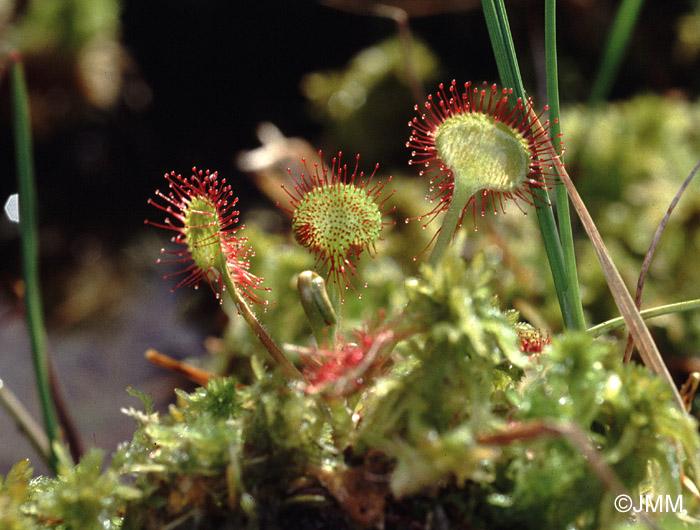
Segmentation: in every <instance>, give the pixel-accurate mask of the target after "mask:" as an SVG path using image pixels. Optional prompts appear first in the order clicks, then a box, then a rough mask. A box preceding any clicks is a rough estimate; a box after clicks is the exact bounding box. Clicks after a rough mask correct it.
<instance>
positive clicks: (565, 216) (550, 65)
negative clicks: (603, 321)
mask: <svg viewBox="0 0 700 530" xmlns="http://www.w3.org/2000/svg"><path fill="white" fill-rule="evenodd" d="M556 7H557V1H556V0H546V1H545V14H544V22H545V35H544V38H545V64H546V71H547V100H548V103H549V119H550V121H551V124H552V125H551V129H550V130H551V135H552V138H557V137H558V136H559V135H560V134H561V122H560V121H559V70H558V66H557V17H556ZM557 153H558V154H559V155H561V154H562V148H561V146H558V147H557ZM554 192H555V197H556V201H557V220H558V221H559V237H560V241H561V248H562V254H563V257H564V270H565V272H566V281H567V286H568V287H569V289H568V291H569V293H570V301H571V311H572V313H573V315H572V316H573V327H574V328H576V329H580V330H584V329H586V322H585V320H584V317H583V306H582V305H581V291H580V289H579V283H578V271H577V267H576V255H575V252H574V236H573V233H572V230H571V214H570V212H569V196H568V194H567V193H566V188H565V187H564V186H563V185H561V183H560V185H558V186H555V190H554Z"/></svg>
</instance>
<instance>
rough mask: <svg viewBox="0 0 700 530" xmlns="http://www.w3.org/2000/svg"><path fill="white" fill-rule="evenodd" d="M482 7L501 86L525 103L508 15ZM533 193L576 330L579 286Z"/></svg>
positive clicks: (542, 194) (493, 5)
mask: <svg viewBox="0 0 700 530" xmlns="http://www.w3.org/2000/svg"><path fill="white" fill-rule="evenodd" d="M482 6H483V10H484V17H485V19H486V25H487V27H488V30H489V36H490V38H491V45H492V46H493V51H494V55H495V57H496V63H497V65H498V72H499V74H500V77H501V82H502V83H503V85H504V86H507V87H511V88H512V89H513V91H514V92H515V94H516V96H517V97H519V98H521V99H522V100H523V101H526V99H527V97H526V95H525V89H524V88H523V82H522V78H521V76H520V68H519V66H518V59H517V56H516V54H515V47H514V45H513V39H512V37H511V34H510V26H509V24H508V15H507V14H506V9H505V6H504V4H503V0H482ZM533 191H534V193H535V194H536V196H537V202H539V203H540V204H538V206H539V207H538V208H537V220H538V221H539V224H540V231H541V232H542V239H543V241H544V248H545V252H546V253H547V259H548V261H549V267H550V269H551V272H552V278H553V280H554V288H555V289H556V291H557V298H558V300H559V307H560V308H561V312H562V318H563V319H564V325H565V326H566V327H567V328H576V318H575V317H574V310H573V304H572V300H573V299H575V296H576V295H575V294H573V292H572V291H574V290H578V285H569V282H568V276H567V274H566V266H565V262H564V254H563V251H562V247H561V241H560V239H559V232H558V231H557V227H556V223H555V222H554V214H553V213H552V208H551V207H545V206H549V205H550V202H549V196H548V195H547V192H546V191H545V190H543V189H539V188H535V189H534V190H533Z"/></svg>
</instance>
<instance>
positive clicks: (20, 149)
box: [11, 54, 58, 472]
mask: <svg viewBox="0 0 700 530" xmlns="http://www.w3.org/2000/svg"><path fill="white" fill-rule="evenodd" d="M11 78H12V79H11V97H12V108H13V116H14V136H15V156H16V164H17V189H18V192H19V218H20V240H21V246H22V265H23V270H24V286H25V296H24V301H25V306H26V309H25V310H26V316H27V326H28V330H29V340H30V343H31V348H32V362H33V364H34V372H35V375H36V382H37V387H38V393H39V403H40V405H41V412H42V415H43V418H44V428H45V429H46V435H47V436H48V438H49V441H50V442H51V467H52V468H53V470H54V472H55V471H56V455H55V454H54V451H53V442H54V441H56V440H57V439H58V421H57V419H56V409H55V407H54V403H53V399H52V396H51V388H50V383H49V363H48V358H47V354H46V328H45V327H44V315H43V308H42V303H41V288H40V286H39V236H38V229H37V212H36V203H37V200H36V184H35V179H34V161H33V148H32V135H31V120H30V117H29V97H28V95H27V87H26V82H25V79H24V69H23V67H22V63H21V61H20V58H19V54H14V55H13V56H12V69H11Z"/></svg>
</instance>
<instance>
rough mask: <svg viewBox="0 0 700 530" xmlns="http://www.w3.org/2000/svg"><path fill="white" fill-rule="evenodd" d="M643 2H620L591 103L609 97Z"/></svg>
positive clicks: (637, 0) (639, 0) (629, 0)
mask: <svg viewBox="0 0 700 530" xmlns="http://www.w3.org/2000/svg"><path fill="white" fill-rule="evenodd" d="M643 4H644V0H623V1H622V3H621V4H620V7H619V9H618V10H617V15H615V21H614V22H613V25H612V28H611V29H610V34H609V35H608V40H607V42H606V43H605V51H604V52H603V60H602V62H601V64H600V70H599V71H598V75H597V76H596V79H595V81H594V82H593V88H592V89H591V95H590V96H589V98H588V103H589V104H591V105H595V104H597V103H600V102H602V101H604V100H605V99H607V97H608V95H609V94H610V90H611V89H612V86H613V83H614V82H615V78H616V77H617V72H618V71H619V70H620V65H621V64H622V59H623V58H624V56H625V52H626V51H627V47H628V46H629V42H630V37H631V36H632V31H633V30H634V27H635V25H636V24H637V19H638V18H639V13H640V12H641V10H642V5H643Z"/></svg>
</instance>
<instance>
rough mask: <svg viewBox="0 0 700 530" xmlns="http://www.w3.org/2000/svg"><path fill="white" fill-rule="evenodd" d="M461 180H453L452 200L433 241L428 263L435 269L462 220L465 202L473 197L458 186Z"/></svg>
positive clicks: (471, 193) (468, 191) (470, 192)
mask: <svg viewBox="0 0 700 530" xmlns="http://www.w3.org/2000/svg"><path fill="white" fill-rule="evenodd" d="M462 180H463V179H455V181H454V188H453V190H452V198H451V199H450V207H449V208H448V209H447V213H446V214H445V219H444V220H443V222H442V226H441V227H440V233H439V234H438V236H437V240H436V241H435V246H434V247H433V250H432V252H431V254H430V259H429V260H428V263H429V264H430V265H431V266H432V267H435V266H436V265H437V264H438V263H440V260H441V259H442V256H443V254H444V253H445V250H447V247H448V245H449V244H450V242H451V241H452V238H453V237H454V234H455V230H457V228H458V227H459V222H460V220H461V219H462V215H463V213H464V208H465V207H466V205H467V202H468V201H469V199H470V198H471V196H472V195H473V193H474V192H473V190H471V191H470V190H466V189H463V188H462V186H460V185H459V184H460V182H461V181H462Z"/></svg>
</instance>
